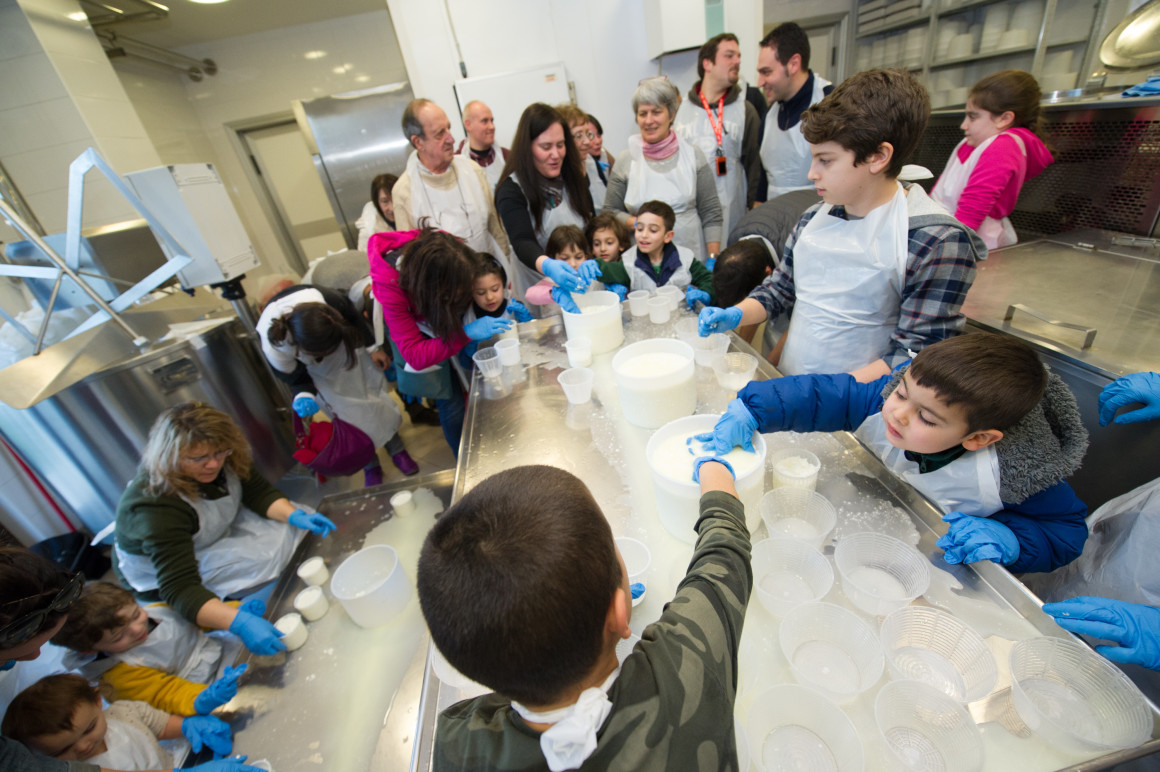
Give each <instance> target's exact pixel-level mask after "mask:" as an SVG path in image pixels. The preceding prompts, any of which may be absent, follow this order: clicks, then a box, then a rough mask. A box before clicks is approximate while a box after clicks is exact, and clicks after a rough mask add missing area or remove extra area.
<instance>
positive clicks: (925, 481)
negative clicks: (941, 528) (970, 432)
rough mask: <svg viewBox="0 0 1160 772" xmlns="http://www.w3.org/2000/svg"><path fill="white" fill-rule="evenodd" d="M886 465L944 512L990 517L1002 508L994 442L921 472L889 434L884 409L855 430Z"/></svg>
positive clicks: (997, 457)
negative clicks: (934, 468) (894, 443)
mask: <svg viewBox="0 0 1160 772" xmlns="http://www.w3.org/2000/svg"><path fill="white" fill-rule="evenodd" d="M854 434H855V436H856V437H858V439H860V440H862V442H864V443H865V444H866V445H867V446H868V447H869V448H870V450H871V451H872V452H873V453H874V455H876V456H878V459H879V460H880V461H881V462H882V463H883V465H884V466H885V467H886V468H887V469H889V470H890V471H891V472H894V474H895V475H897V476H898V477H900V478H902V479H903V480H905V481H906V482H908V483H910V484H911V485H913V486H914V487H915V488H917V489H918V491H919V492H920V493H922V495H924V496H926V497H927V498H928V499H930V500H931V501H932V502H934V503H935V504H936V505H937V506H938V507H939V509H941V510H942V512H943V514H944V515H945V514H947V513H949V512H962V513H963V514H965V515H972V516H974V517H990V516H991V515H993V514H995V513H996V512H998V511H999V510H1001V509H1002V508H1003V499H1002V498H1000V496H999V454H998V453H996V452H995V446H994V445H988V446H987V447H985V448H983V449H981V450H975V451H967V452H966V453H964V454H963V455H961V456H959V457H958V458H956V459H955V460H954V461H952V462H950V463H949V464H947V465H946V466H944V467H942V468H941V469H936V470H934V471H933V472H927V473H926V474H921V473H920V472H919V469H918V463H917V462H914V461H911V460H909V459H908V458H907V457H906V451H904V450H901V449H899V448H896V447H894V446H893V445H892V444H890V440H889V439H888V438H887V436H886V422H885V420H884V419H883V418H882V413H875V414H874V415H872V416H870V417H869V418H867V419H866V420H865V421H863V422H862V425H861V426H859V427H858V430H857V431H856V432H854Z"/></svg>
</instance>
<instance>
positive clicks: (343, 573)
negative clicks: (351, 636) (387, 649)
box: [330, 544, 411, 627]
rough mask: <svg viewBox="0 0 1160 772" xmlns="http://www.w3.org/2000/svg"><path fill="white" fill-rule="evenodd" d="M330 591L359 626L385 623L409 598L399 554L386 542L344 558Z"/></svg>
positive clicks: (331, 583) (333, 577)
mask: <svg viewBox="0 0 1160 772" xmlns="http://www.w3.org/2000/svg"><path fill="white" fill-rule="evenodd" d="M330 591H331V592H332V593H334V597H335V599H337V600H338V602H339V603H341V604H342V607H343V608H344V609H346V613H347V614H350V618H351V619H353V620H354V622H355V624H357V625H359V626H360V627H378V626H379V625H382V624H386V623H387V622H389V621H390V620H391V618H392V617H394V616H395V615H396V614H398V613H399V612H400V611H402V610H403V608H404V607H405V606H406V605H407V603H408V602H409V601H410V600H411V583H410V582H409V581H407V575H406V574H405V573H404V572H403V567H402V566H401V565H399V554H398V553H397V552H395V548H394V547H391V546H390V545H387V544H376V545H374V546H371V547H364V548H363V549H361V550H359V551H358V552H356V553H354V554H353V555H351V556H350V557H349V558H347V559H346V560H344V561H343V563H342V565H341V566H339V567H338V569H336V570H335V572H334V576H332V577H331V578H330Z"/></svg>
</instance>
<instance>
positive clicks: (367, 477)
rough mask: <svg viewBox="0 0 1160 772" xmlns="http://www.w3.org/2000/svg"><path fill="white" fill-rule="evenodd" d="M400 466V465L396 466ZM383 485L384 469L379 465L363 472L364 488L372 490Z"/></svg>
mask: <svg viewBox="0 0 1160 772" xmlns="http://www.w3.org/2000/svg"><path fill="white" fill-rule="evenodd" d="M395 466H398V463H396V464H395ZM382 484H383V468H382V467H381V466H379V465H378V464H375V465H374V466H372V467H370V468H369V469H364V470H363V487H364V488H372V487H374V486H376V485H382Z"/></svg>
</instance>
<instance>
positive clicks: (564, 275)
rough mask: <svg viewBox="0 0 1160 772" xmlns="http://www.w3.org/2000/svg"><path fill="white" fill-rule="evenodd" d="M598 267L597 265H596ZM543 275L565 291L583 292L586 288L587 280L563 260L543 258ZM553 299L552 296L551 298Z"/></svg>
mask: <svg viewBox="0 0 1160 772" xmlns="http://www.w3.org/2000/svg"><path fill="white" fill-rule="evenodd" d="M597 268H599V266H597ZM544 275H545V276H547V277H548V278H549V279H551V280H552V281H554V282H555V283H556V286H557V287H562V288H564V290H566V291H567V292H583V291H584V290H586V289H588V280H587V279H584V278H583V277H582V276H581V275H580V274H579V273H577V272H576V269H575V268H573V267H572V266H570V265H568V264H567V263H565V262H564V261H563V260H545V261H544ZM553 299H554V298H553Z"/></svg>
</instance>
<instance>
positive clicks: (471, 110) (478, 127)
mask: <svg viewBox="0 0 1160 772" xmlns="http://www.w3.org/2000/svg"><path fill="white" fill-rule="evenodd" d="M463 131H464V132H465V133H466V134H467V137H466V139H463V140H462V141H460V143H459V147H457V148H455V154H456V155H463V150H464V148H466V149H467V154H468V155H469V156H470V157H471V160H472V161H475V162H476V163H477V164H479V166H480V168H481V169H483V174H484V176H485V177H487V182H488V184H489V185H491V189H492V191H494V190H495V186H496V185H497V184H499V176H500V175H501V174H503V167H504V164H506V163H507V159H508V152H509V151H508V149H507V148H506V147H499V146H498V145H496V144H495V117H494V116H493V115H492V114H491V108H490V107H488V106H487V105H485V104H484V103H483V102H481V101H479V100H478V99H475V100H472V101H471V102H468V103H467V106H465V107H464V108H463ZM497 150H498V151H499V152H496V151H497Z"/></svg>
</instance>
